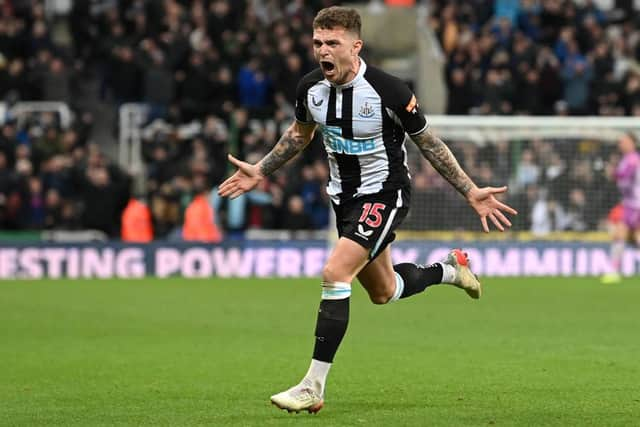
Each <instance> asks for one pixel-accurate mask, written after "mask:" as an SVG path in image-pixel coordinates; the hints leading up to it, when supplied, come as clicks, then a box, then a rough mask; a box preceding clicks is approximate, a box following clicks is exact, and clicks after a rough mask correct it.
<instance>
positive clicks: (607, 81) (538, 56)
mask: <svg viewBox="0 0 640 427" xmlns="http://www.w3.org/2000/svg"><path fill="white" fill-rule="evenodd" d="M432 4H433V5H434V9H433V13H432V15H431V17H430V25H431V27H432V28H433V29H434V30H435V31H436V33H437V34H438V37H439V39H440V42H441V44H442V48H443V50H444V53H445V55H446V57H447V67H446V73H447V81H448V86H449V102H448V107H447V113H448V114H469V113H473V114H506V115H509V114H526V115H543V114H544V115H555V114H557V115H566V114H571V115H585V114H590V115H637V116H640V65H639V64H638V60H639V59H640V14H639V13H638V11H637V10H634V9H633V2H628V1H615V2H614V1H612V2H598V1H595V0H580V1H573V0H495V1H493V0H459V1H453V2H452V1H441V0H434V1H433V2H432ZM602 4H604V5H607V6H608V7H609V9H608V10H605V9H600V8H599V5H602ZM614 6H618V7H616V8H614Z"/></svg>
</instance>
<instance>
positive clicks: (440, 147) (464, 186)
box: [411, 129, 475, 196]
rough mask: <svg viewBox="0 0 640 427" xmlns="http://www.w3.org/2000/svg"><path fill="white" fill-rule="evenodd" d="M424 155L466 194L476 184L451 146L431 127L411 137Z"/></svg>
mask: <svg viewBox="0 0 640 427" xmlns="http://www.w3.org/2000/svg"><path fill="white" fill-rule="evenodd" d="M411 139H412V140H413V142H415V143H416V145H417V146H418V148H419V149H420V151H421V152H422V155H423V156H424V157H425V158H426V159H427V160H429V163H431V165H432V166H433V167H434V168H435V169H436V170H437V171H438V172H439V173H440V175H442V176H443V177H444V179H446V180H447V181H449V183H450V184H451V185H453V187H454V188H455V189H456V190H458V191H459V192H460V194H462V195H463V196H466V195H467V193H468V192H469V190H471V189H472V188H473V187H475V184H474V183H473V181H472V180H471V178H469V177H468V176H467V174H466V173H465V172H464V171H463V170H462V168H461V167H460V165H459V164H458V161H457V160H456V158H455V156H454V155H453V153H452V152H451V150H449V147H447V145H446V144H445V143H444V142H442V140H441V139H440V138H438V137H437V136H435V135H433V134H432V133H431V131H430V130H429V129H427V130H426V131H424V132H422V133H420V134H418V135H414V136H412V137H411Z"/></svg>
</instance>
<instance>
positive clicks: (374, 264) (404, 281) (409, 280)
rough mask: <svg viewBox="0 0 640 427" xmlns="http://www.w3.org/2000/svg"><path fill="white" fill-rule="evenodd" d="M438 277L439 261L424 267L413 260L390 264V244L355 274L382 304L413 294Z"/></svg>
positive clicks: (435, 282)
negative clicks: (411, 261) (412, 261)
mask: <svg viewBox="0 0 640 427" xmlns="http://www.w3.org/2000/svg"><path fill="white" fill-rule="evenodd" d="M442 278H443V265H442V264H441V263H436V264H433V265H430V266H428V267H425V266H422V265H418V264H413V263H402V264H396V265H393V262H392V260H391V247H390V246H387V247H386V248H385V249H384V250H383V251H382V252H381V253H380V255H379V256H378V257H377V258H376V259H374V260H373V261H371V262H370V263H369V264H368V265H367V266H366V267H365V268H363V269H362V271H361V272H360V273H359V274H358V280H360V283H361V284H362V286H363V287H364V288H365V289H366V290H367V292H368V293H369V298H370V299H371V302H373V303H374V304H386V303H388V302H391V301H395V300H398V299H400V298H407V297H409V296H411V295H415V294H417V293H420V292H422V291H424V290H425V289H426V288H427V287H428V286H431V285H435V284H439V283H442Z"/></svg>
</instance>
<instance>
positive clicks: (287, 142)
mask: <svg viewBox="0 0 640 427" xmlns="http://www.w3.org/2000/svg"><path fill="white" fill-rule="evenodd" d="M315 129H316V125H315V124H313V125H308V124H303V123H300V122H298V121H295V122H294V123H293V124H292V125H291V126H289V128H288V129H287V130H286V131H285V132H284V134H283V135H282V136H281V137H280V140H279V141H278V143H277V144H276V145H275V146H274V147H273V149H272V150H271V151H270V152H269V153H268V154H267V155H266V156H264V158H263V159H262V160H260V161H259V162H258V164H257V166H258V168H259V170H260V174H261V175H262V176H267V175H271V174H272V173H273V172H275V171H276V170H277V169H279V168H280V167H281V166H282V165H284V164H285V163H287V162H288V161H289V160H291V159H292V158H293V157H294V156H295V155H296V154H298V153H299V152H300V151H302V150H303V149H304V148H305V147H306V146H307V144H309V142H310V141H311V139H313V133H314V132H315Z"/></svg>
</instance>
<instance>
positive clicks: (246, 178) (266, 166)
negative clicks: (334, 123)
mask: <svg viewBox="0 0 640 427" xmlns="http://www.w3.org/2000/svg"><path fill="white" fill-rule="evenodd" d="M315 128H316V125H315V124H304V123H300V122H298V121H295V122H293V123H292V124H291V126H289V127H288V128H287V130H286V131H285V132H284V134H283V135H282V136H281V137H280V140H279V141H278V142H277V143H276V145H275V146H274V147H273V149H272V150H271V151H270V152H269V153H268V154H267V155H266V156H264V157H263V158H262V160H260V161H259V162H258V163H256V164H255V165H252V164H250V163H247V162H243V161H241V160H238V159H236V158H235V157H233V156H232V155H231V154H229V156H228V157H229V161H230V162H231V163H233V164H234V165H235V166H236V167H237V168H238V170H237V171H236V172H235V173H234V174H233V175H232V176H231V177H229V178H228V179H227V180H226V181H224V182H223V183H222V184H220V188H219V189H218V194H220V195H221V196H223V197H227V196H229V197H231V198H232V199H233V198H236V197H238V196H240V195H242V194H244V193H246V192H248V191H251V190H253V189H254V188H255V187H256V186H257V185H258V184H259V183H260V181H262V179H263V178H264V177H265V176H268V175H271V174H272V173H273V172H275V171H276V170H277V169H279V168H280V167H281V166H282V165H284V164H285V163H287V162H288V161H289V160H291V159H292V158H293V157H294V156H295V155H296V154H298V153H299V152H300V151H302V150H303V149H304V147H306V146H307V144H309V142H310V141H311V139H312V138H313V133H314V132H315Z"/></svg>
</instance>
